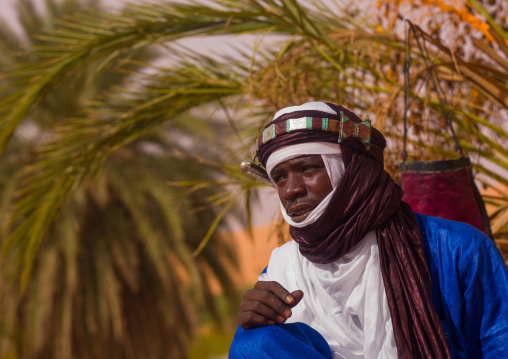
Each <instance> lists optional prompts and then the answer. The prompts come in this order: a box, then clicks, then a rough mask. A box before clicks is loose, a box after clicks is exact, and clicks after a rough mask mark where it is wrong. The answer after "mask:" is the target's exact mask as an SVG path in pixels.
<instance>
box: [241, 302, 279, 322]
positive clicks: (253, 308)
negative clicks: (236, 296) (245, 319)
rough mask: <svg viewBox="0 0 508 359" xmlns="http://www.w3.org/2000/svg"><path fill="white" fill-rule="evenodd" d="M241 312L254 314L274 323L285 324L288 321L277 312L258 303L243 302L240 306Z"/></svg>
mask: <svg viewBox="0 0 508 359" xmlns="http://www.w3.org/2000/svg"><path fill="white" fill-rule="evenodd" d="M240 312H253V313H256V314H259V315H261V316H262V317H264V318H267V319H268V320H271V321H273V322H274V323H283V322H284V321H285V320H286V318H284V317H283V316H281V315H280V314H279V313H277V312H276V311H275V310H273V309H272V308H270V307H268V306H266V305H265V304H264V303H262V302H258V301H243V302H242V303H241V304H240Z"/></svg>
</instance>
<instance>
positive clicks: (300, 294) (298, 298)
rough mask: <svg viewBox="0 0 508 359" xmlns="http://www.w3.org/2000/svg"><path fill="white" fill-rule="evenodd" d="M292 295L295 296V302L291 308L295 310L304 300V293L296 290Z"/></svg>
mask: <svg viewBox="0 0 508 359" xmlns="http://www.w3.org/2000/svg"><path fill="white" fill-rule="evenodd" d="M291 295H292V296H293V298H295V301H294V302H293V303H291V304H290V307H291V308H293V307H294V306H295V305H297V304H298V303H300V301H301V300H302V298H303V292H302V291H301V290H295V291H294V292H292V293H291Z"/></svg>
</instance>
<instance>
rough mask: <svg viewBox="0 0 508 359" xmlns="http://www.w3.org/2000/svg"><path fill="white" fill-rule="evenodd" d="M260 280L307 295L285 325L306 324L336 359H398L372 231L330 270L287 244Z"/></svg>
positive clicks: (274, 256)
mask: <svg viewBox="0 0 508 359" xmlns="http://www.w3.org/2000/svg"><path fill="white" fill-rule="evenodd" d="M259 280H262V281H277V282H279V283H280V284H281V285H282V286H283V287H285V288H286V289H287V290H288V291H290V292H292V291H294V290H297V289H300V290H302V291H303V293H304V296H303V299H302V301H301V302H300V303H299V304H298V305H297V306H296V307H294V308H293V309H292V312H293V314H292V316H291V318H289V319H288V320H287V323H294V322H303V323H306V324H308V325H309V326H311V327H312V328H314V329H316V330H317V331H318V332H319V333H321V335H322V336H323V337H324V338H325V340H326V341H327V342H328V344H329V346H330V349H331V351H332V355H333V358H334V359H338V358H345V359H353V358H368V359H371V358H380V359H388V358H397V347H396V345H395V337H394V334H393V327H392V320H391V317H390V310H389V308H388V301H387V298H386V293H385V289H384V284H383V278H382V274H381V268H380V263H379V250H378V246H377V241H376V233H375V232H374V231H372V232H369V233H368V234H367V235H366V236H365V238H364V239H363V240H362V241H361V242H360V243H359V244H358V245H357V246H355V247H354V248H353V249H352V250H351V251H350V252H349V253H348V254H346V255H345V256H344V257H342V258H341V259H339V260H337V261H335V262H333V263H329V264H317V263H312V262H310V261H309V260H307V259H306V258H305V257H303V256H302V255H301V254H300V251H299V249H298V244H297V243H296V242H295V241H291V242H289V243H286V244H284V245H283V246H281V247H279V248H276V249H275V250H274V251H273V252H272V255H271V257H270V262H269V264H268V269H267V272H266V273H263V274H261V276H260V277H259Z"/></svg>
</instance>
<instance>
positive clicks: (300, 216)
mask: <svg viewBox="0 0 508 359" xmlns="http://www.w3.org/2000/svg"><path fill="white" fill-rule="evenodd" d="M313 209H314V207H306V208H303V209H297V210H296V211H294V212H293V211H292V212H291V213H288V215H289V216H290V217H291V219H292V220H293V222H296V223H300V222H303V221H304V220H305V218H307V217H308V215H309V214H310V212H312V210H313Z"/></svg>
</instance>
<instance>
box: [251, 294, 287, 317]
mask: <svg viewBox="0 0 508 359" xmlns="http://www.w3.org/2000/svg"><path fill="white" fill-rule="evenodd" d="M243 302H244V303H248V302H260V303H262V304H264V305H265V306H267V307H268V308H271V309H272V310H274V311H275V312H277V313H278V314H280V315H282V316H283V317H285V318H289V317H290V316H291V309H290V307H289V306H288V305H287V304H286V303H284V302H283V301H282V300H281V299H280V298H279V297H278V296H276V295H275V294H273V293H272V292H271V291H268V290H263V289H252V290H248V291H246V292H245V294H244V295H243Z"/></svg>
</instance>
